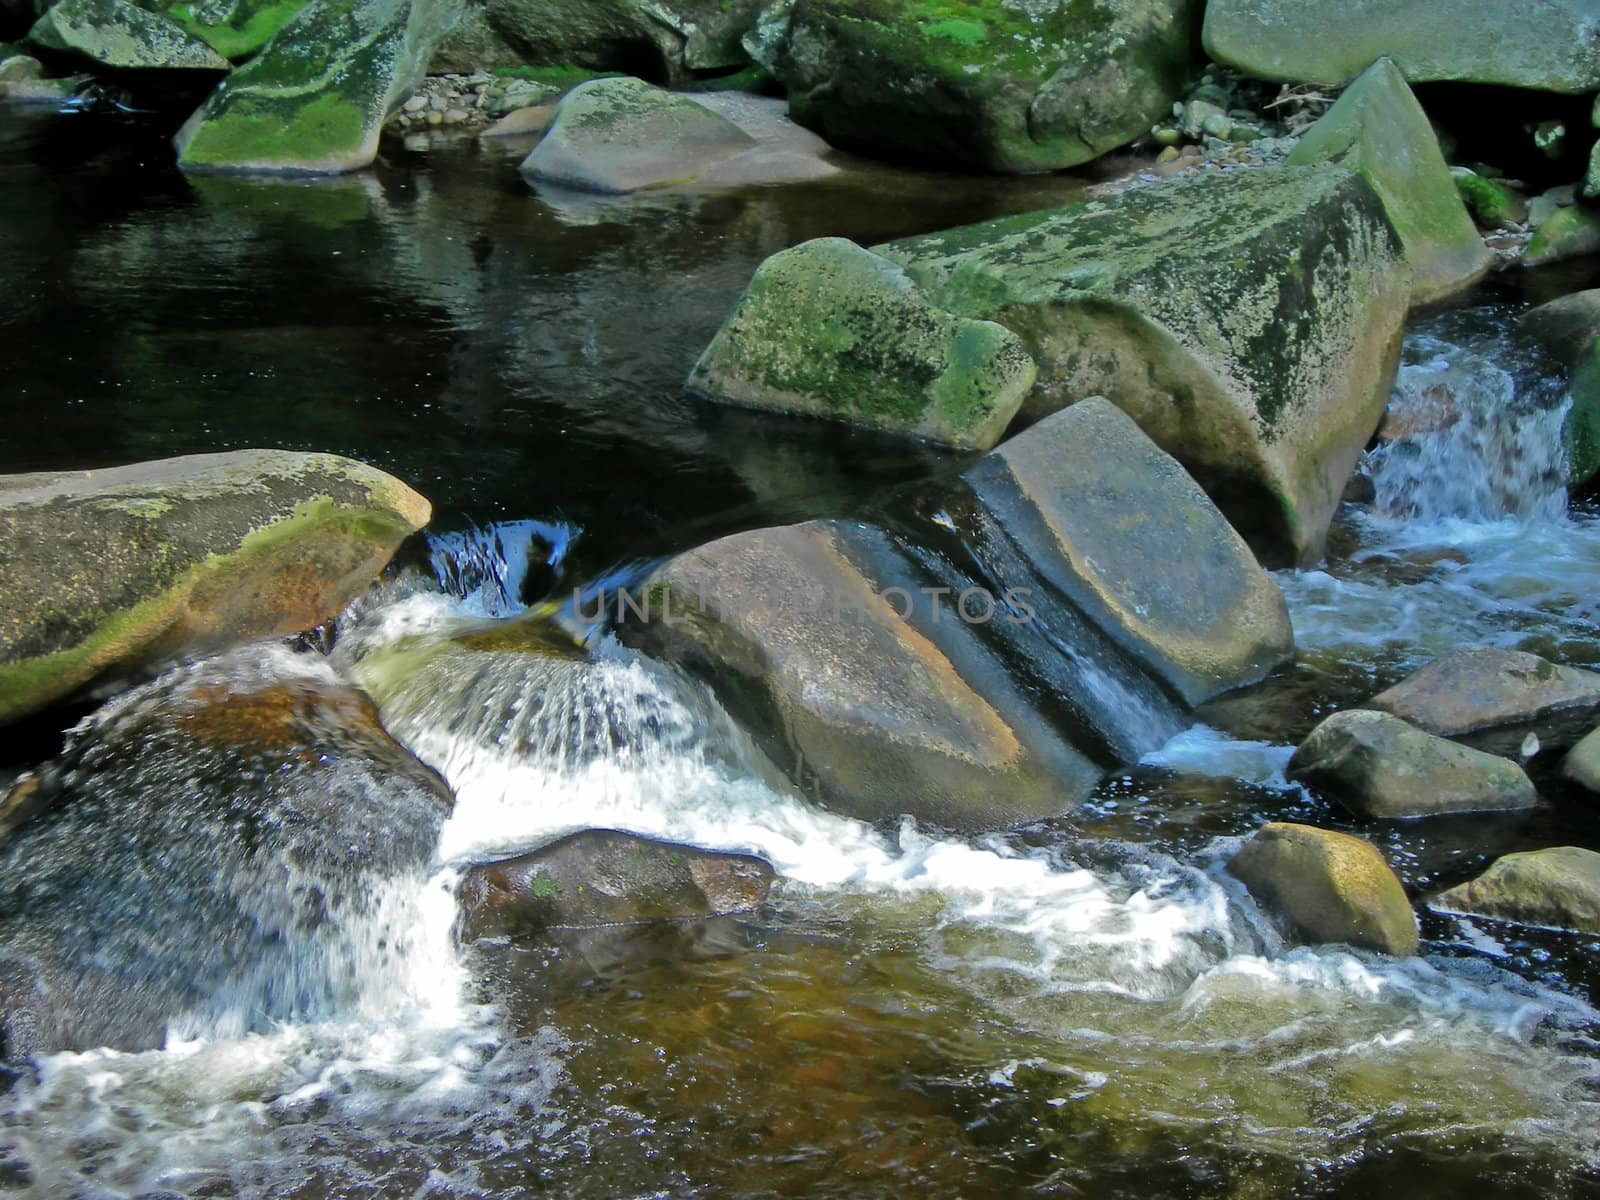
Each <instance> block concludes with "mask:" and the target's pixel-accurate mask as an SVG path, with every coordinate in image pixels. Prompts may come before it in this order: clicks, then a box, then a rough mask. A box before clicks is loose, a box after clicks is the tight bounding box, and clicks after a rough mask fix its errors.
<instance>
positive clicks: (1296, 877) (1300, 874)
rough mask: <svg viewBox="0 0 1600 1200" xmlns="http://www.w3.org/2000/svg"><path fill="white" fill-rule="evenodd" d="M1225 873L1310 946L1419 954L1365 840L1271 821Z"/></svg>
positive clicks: (1399, 893) (1400, 892)
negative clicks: (1329, 944)
mask: <svg viewBox="0 0 1600 1200" xmlns="http://www.w3.org/2000/svg"><path fill="white" fill-rule="evenodd" d="M1228 871H1229V873H1230V874H1232V875H1233V876H1235V877H1236V878H1237V879H1239V880H1240V881H1241V882H1242V883H1243V884H1244V885H1245V887H1246V888H1248V889H1249V891H1250V894H1251V895H1252V896H1253V897H1255V899H1256V901H1257V902H1258V903H1259V904H1261V905H1263V906H1264V907H1266V908H1269V909H1272V910H1273V911H1275V912H1276V913H1278V914H1279V915H1280V916H1282V917H1283V918H1284V919H1285V920H1287V921H1288V923H1289V924H1290V925H1291V926H1293V927H1294V929H1295V931H1296V932H1297V933H1298V934H1300V935H1301V936H1303V937H1305V938H1306V939H1308V940H1309V941H1313V942H1348V943H1349V944H1350V945H1352V946H1364V947H1366V948H1368V949H1371V950H1379V951H1382V952H1383V953H1385V954H1397V955H1407V954H1415V953H1416V951H1417V940H1418V939H1417V918H1416V914H1415V913H1413V912H1412V911H1411V903H1410V901H1408V900H1407V899H1406V893H1405V889H1404V888H1403V887H1401V885H1400V880H1399V879H1398V878H1397V877H1396V876H1395V873H1394V871H1392V870H1391V869H1390V867H1389V864H1388V863H1386V862H1385V861H1384V859H1383V855H1382V854H1380V853H1378V850H1377V847H1375V846H1374V845H1373V844H1372V843H1371V842H1367V841H1363V840H1362V839H1361V838H1358V837H1352V836H1351V835H1350V834H1348V833H1335V832H1333V831H1332V830H1329V829H1317V828H1314V827H1312V826H1310V825H1294V824H1290V823H1287V822H1280V821H1274V822H1272V823H1271V824H1268V825H1263V826H1262V827H1261V828H1260V829H1258V830H1257V831H1256V833H1255V835H1254V836H1253V837H1252V838H1250V840H1249V841H1247V842H1245V844H1244V846H1243V847H1241V848H1240V850H1239V853H1238V854H1236V855H1235V856H1234V858H1233V860H1232V861H1231V862H1230V863H1229V864H1228Z"/></svg>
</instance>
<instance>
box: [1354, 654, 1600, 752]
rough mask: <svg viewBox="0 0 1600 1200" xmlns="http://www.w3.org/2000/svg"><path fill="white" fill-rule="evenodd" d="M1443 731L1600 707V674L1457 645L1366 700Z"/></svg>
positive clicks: (1459, 732)
mask: <svg viewBox="0 0 1600 1200" xmlns="http://www.w3.org/2000/svg"><path fill="white" fill-rule="evenodd" d="M1368 706H1369V707H1371V708H1375V709H1377V710H1379V711H1380V712H1386V713H1392V714H1393V715H1394V716H1397V717H1400V718H1401V719H1403V720H1406V721H1409V722H1411V724H1413V725H1416V726H1418V727H1419V728H1422V729H1425V730H1427V731H1428V732H1429V733H1436V734H1438V735H1439V736H1441V737H1459V736H1461V735H1462V734H1468V733H1475V732H1477V731H1478V730H1483V729H1492V728H1495V727H1496V726H1500V725H1521V724H1525V723H1527V722H1529V721H1536V720H1539V719H1540V718H1542V717H1547V716H1549V715H1550V714H1552V713H1558V712H1561V711H1563V710H1567V709H1580V710H1581V709H1586V708H1591V707H1600V674H1596V673H1595V672H1593V671H1580V670H1578V669H1577V668H1576V667H1562V666H1557V665H1556V664H1555V663H1552V662H1548V661H1546V660H1545V659H1542V658H1540V657H1539V656H1538V655H1536V654H1524V653H1523V652H1521V651H1520V650H1497V649H1494V648H1492V647H1489V646H1479V647H1473V648H1470V649H1466V650H1456V651H1453V652H1452V653H1450V654H1447V655H1445V656H1444V657H1443V658H1440V659H1436V660H1435V661H1434V662H1431V663H1429V664H1428V665H1427V666H1425V667H1423V668H1422V669H1421V670H1419V671H1415V672H1413V673H1412V674H1410V675H1408V676H1406V678H1404V679H1402V680H1401V681H1400V682H1399V683H1397V684H1395V685H1394V686H1393V687H1392V688H1389V689H1388V690H1387V691H1385V692H1380V693H1379V694H1378V695H1376V696H1374V697H1373V698H1372V699H1371V700H1370V701H1368Z"/></svg>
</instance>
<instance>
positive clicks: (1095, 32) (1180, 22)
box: [778, 0, 1201, 172]
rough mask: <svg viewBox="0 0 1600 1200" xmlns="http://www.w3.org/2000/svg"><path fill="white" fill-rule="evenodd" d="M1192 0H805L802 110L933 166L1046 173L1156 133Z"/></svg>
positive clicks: (797, 87)
mask: <svg viewBox="0 0 1600 1200" xmlns="http://www.w3.org/2000/svg"><path fill="white" fill-rule="evenodd" d="M1200 8H1201V6H1200V4H1199V3H1198V2H1197V0H1043V2H1042V3H1032V4H1027V5H1022V4H994V3H979V2H975V0H955V2H952V3H943V4H938V5H929V4H923V3H916V2H912V0H798V2H797V3H796V4H795V5H794V10H793V15H792V17H791V18H790V23H789V27H788V41H787V44H786V47H785V49H784V51H783V52H782V53H781V54H780V55H779V57H778V68H779V75H780V77H781V78H782V80H783V82H784V83H785V84H786V85H787V87H788V90H789V103H790V106H791V108H792V109H793V112H794V115H795V119H796V120H798V121H800V122H801V123H802V124H806V125H809V126H811V127H812V128H814V129H816V130H817V131H818V132H820V133H821V134H822V135H823V136H824V137H826V138H827V139H828V140H829V141H830V142H833V143H835V144H837V145H842V146H851V147H856V148H859V149H863V150H866V151H868V152H869V153H875V154H881V155H885V156H889V157H895V158H908V157H909V158H917V159H920V160H922V161H925V162H930V163H933V164H936V165H938V166H944V167H948V166H951V165H955V166H964V167H977V168H980V169H983V170H992V171H1019V172H1023V171H1049V170H1055V169H1058V168H1060V167H1069V166H1072V165H1074V164H1076V163H1081V162H1087V161H1088V160H1090V159H1092V158H1097V157H1099V156H1100V155H1102V154H1104V153H1105V152H1106V151H1108V150H1112V149H1115V148H1116V147H1117V146H1121V145H1124V144H1126V143H1128V142H1130V141H1132V140H1133V139H1134V138H1136V137H1139V136H1140V135H1142V134H1144V133H1145V132H1147V131H1148V130H1149V128H1150V125H1151V123H1152V122H1153V121H1156V120H1157V119H1159V118H1160V117H1162V116H1163V115H1165V114H1166V113H1167V112H1168V110H1169V106H1170V105H1171V104H1172V101H1173V100H1174V99H1175V98H1176V97H1177V96H1178V94H1179V93H1180V92H1181V91H1182V87H1183V81H1184V75H1185V73H1186V72H1187V71H1188V69H1189V67H1190V65H1191V54H1192V46H1193V41H1194V32H1195V27H1196V25H1197V24H1198V22H1199V19H1200Z"/></svg>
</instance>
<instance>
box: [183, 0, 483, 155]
mask: <svg viewBox="0 0 1600 1200" xmlns="http://www.w3.org/2000/svg"><path fill="white" fill-rule="evenodd" d="M460 11H461V0H311V3H309V4H307V5H306V7H305V8H303V9H301V10H300V12H299V13H297V14H296V15H295V17H294V18H293V19H292V20H290V21H289V22H288V24H286V25H284V26H283V28H282V29H280V30H279V31H278V34H277V36H276V37H274V38H273V39H272V42H271V44H270V45H268V47H267V48H266V49H265V50H263V51H262V52H261V53H260V54H259V55H257V56H256V57H255V58H253V59H251V60H250V61H249V62H248V63H246V64H245V65H244V66H242V67H240V68H239V69H238V70H236V71H235V72H233V74H232V75H230V76H229V77H228V78H227V79H226V80H225V81H224V82H223V83H222V84H221V85H220V86H219V87H218V88H217V90H216V91H215V92H213V93H212V94H211V96H210V97H209V98H208V99H207V100H206V102H205V103H204V104H202V105H201V106H200V108H199V109H198V110H197V111H196V112H195V113H194V115H193V116H191V117H190V118H189V120H188V121H187V122H185V124H184V126H183V128H182V129H180V130H179V131H178V135H177V137H176V138H175V139H174V144H175V146H176V147H177V151H178V164H179V165H180V166H181V167H183V168H184V169H185V170H190V171H257V172H290V173H300V174H324V173H331V172H337V171H354V170H357V169H359V168H361V167H364V166H367V165H368V164H369V163H371V162H372V160H373V158H374V157H375V156H376V154H377V151H378V135H379V133H380V131H381V130H382V128H383V124H384V122H385V121H387V120H388V118H389V117H390V116H391V115H392V114H393V113H394V111H395V109H396V108H397V107H398V105H399V104H400V103H401V101H403V100H404V99H405V97H406V96H407V95H408V94H409V93H410V92H411V90H412V89H413V88H415V87H416V86H417V84H418V83H419V82H420V81H421V80H422V78H423V76H424V73H425V72H426V69H427V65H428V59H429V57H430V56H431V54H432V53H433V48H434V47H435V46H436V45H437V44H438V41H439V39H440V38H441V37H442V36H443V35H444V34H445V32H446V31H448V30H449V28H450V26H451V25H452V24H453V23H454V21H455V20H456V19H457V17H458V16H459V15H460Z"/></svg>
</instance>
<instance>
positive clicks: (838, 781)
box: [623, 521, 1101, 829]
mask: <svg viewBox="0 0 1600 1200" xmlns="http://www.w3.org/2000/svg"><path fill="white" fill-rule="evenodd" d="M910 576H911V572H910V568H909V566H908V564H907V562H906V560H905V559H904V557H903V555H902V553H901V552H900V551H899V550H898V548H897V547H896V546H895V544H894V543H893V541H892V539H890V538H889V537H888V536H887V535H886V534H884V533H883V532H882V531H881V530H878V529H875V528H873V527H871V526H864V525H855V524H847V523H843V522H834V521H812V522H808V523H806V524H803V525H790V526H784V527H780V528H771V529H758V530H753V531H751V532H748V533H741V534H735V535H733V536H731V537H726V538H722V539H721V540H719V541H715V542H712V543H710V544H709V545H706V546H702V547H700V548H699V549H697V550H692V551H690V552H688V553H687V554H682V555H679V556H678V557H677V558H674V559H672V560H671V561H669V562H668V563H667V564H666V565H665V566H663V567H661V568H660V569H659V570H657V571H656V572H655V573H654V574H653V575H652V576H651V577H650V579H649V580H648V581H647V583H646V585H645V587H644V588H643V589H642V593H641V598H642V602H643V610H644V611H643V613H642V616H640V617H637V618H636V617H633V616H632V615H630V617H629V621H628V624H627V626H626V627H625V628H624V631H623V632H624V635H625V636H626V637H627V638H628V639H629V640H630V641H634V642H637V643H640V644H642V645H643V646H645V647H646V648H647V649H649V650H651V651H652V652H654V653H656V654H658V655H660V656H661V657H665V658H668V659H670V660H673V661H676V662H679V663H682V664H684V665H686V666H687V667H689V668H690V669H691V670H694V671H695V672H696V673H697V674H700V675H702V676H704V677H705V678H707V679H708V680H709V681H710V682H711V683H712V685H713V687H715V688H716V690H717V692H718V694H719V695H720V696H721V697H722V699H723V701H724V703H726V704H727V705H728V706H729V707H730V708H732V709H734V710H735V711H736V713H737V714H738V715H741V716H744V717H745V718H746V719H747V720H748V721H749V723H750V724H751V725H752V726H753V727H754V728H755V729H756V731H757V733H758V735H759V737H760V739H761V740H762V741H763V743H764V745H765V748H767V749H768V750H769V752H770V753H771V756H772V758H773V760H774V761H775V762H777V763H778V764H780V765H781V766H785V767H787V768H790V770H791V773H792V774H793V776H794V777H796V778H797V779H798V780H799V782H800V783H801V785H802V786H803V787H804V788H805V789H806V790H807V791H808V792H810V793H811V794H812V795H813V796H815V797H816V798H817V799H818V800H820V801H822V802H824V803H827V804H829V805H831V806H832V807H834V808H836V809H838V810H839V811H841V812H844V813H846V814H847V815H850V816H855V817H861V818H864V819H868V820H876V819H879V818H893V817H898V816H900V815H902V814H906V813H910V814H912V815H913V816H916V817H918V818H920V819H923V820H928V821H933V822H937V823H939V824H942V825H947V826H952V827H958V828H967V829H972V828H993V827H996V826H1001V825H1009V824H1014V823H1015V822H1018V821H1022V820H1026V819H1030V818H1034V817H1041V816H1047V815H1051V814H1055V813H1059V812H1062V811H1064V810H1066V809H1068V808H1070V807H1071V806H1072V805H1073V804H1075V803H1077V802H1078V801H1081V800H1082V799H1083V798H1084V797H1085V796H1087V795H1088V794H1089V792H1090V791H1091V790H1092V789H1093V787H1094V785H1095V783H1096V781H1097V780H1098V779H1099V777H1100V774H1101V767H1100V766H1099V765H1098V764H1097V763H1096V762H1095V761H1094V760H1092V759H1091V758H1089V757H1088V756H1087V755H1085V754H1083V753H1081V752H1079V751H1078V750H1076V749H1075V748H1074V747H1073V746H1072V745H1070V744H1069V743H1068V742H1067V741H1065V740H1064V739H1063V738H1062V737H1061V735H1060V734H1058V733H1057V732H1056V730H1055V729H1054V728H1053V726H1052V725H1051V724H1050V723H1049V722H1048V721H1047V720H1045V719H1044V718H1043V717H1042V716H1041V715H1040V714H1039V713H1038V711H1037V710H1036V708H1035V705H1034V704H1033V703H1032V702H1031V700H1030V699H1029V697H1028V695H1027V694H1026V692H1025V689H1023V688H1022V687H1020V686H1019V685H1018V684H1017V683H1016V682H1015V681H1014V680H1013V679H1012V677H1011V672H1010V671H1009V670H1008V667H1007V664H1006V663H1005V662H1004V661H1003V660H1002V659H1001V658H999V657H998V656H997V654H996V653H995V652H994V650H993V649H991V648H990V647H989V646H988V645H987V644H986V643H984V642H983V641H982V640H981V639H980V638H979V636H978V631H977V627H976V626H975V625H974V624H972V623H969V622H968V621H964V620H962V619H961V618H960V617H959V616H958V615H957V614H956V612H955V611H954V603H953V602H952V603H950V604H941V603H940V598H939V597H937V596H932V595H930V594H929V593H928V592H927V591H921V590H918V588H917V583H916V581H914V580H913V579H912V578H911V577H910ZM947 590H948V589H947ZM996 619H997V620H1004V619H1006V618H1005V617H997V618H996Z"/></svg>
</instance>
